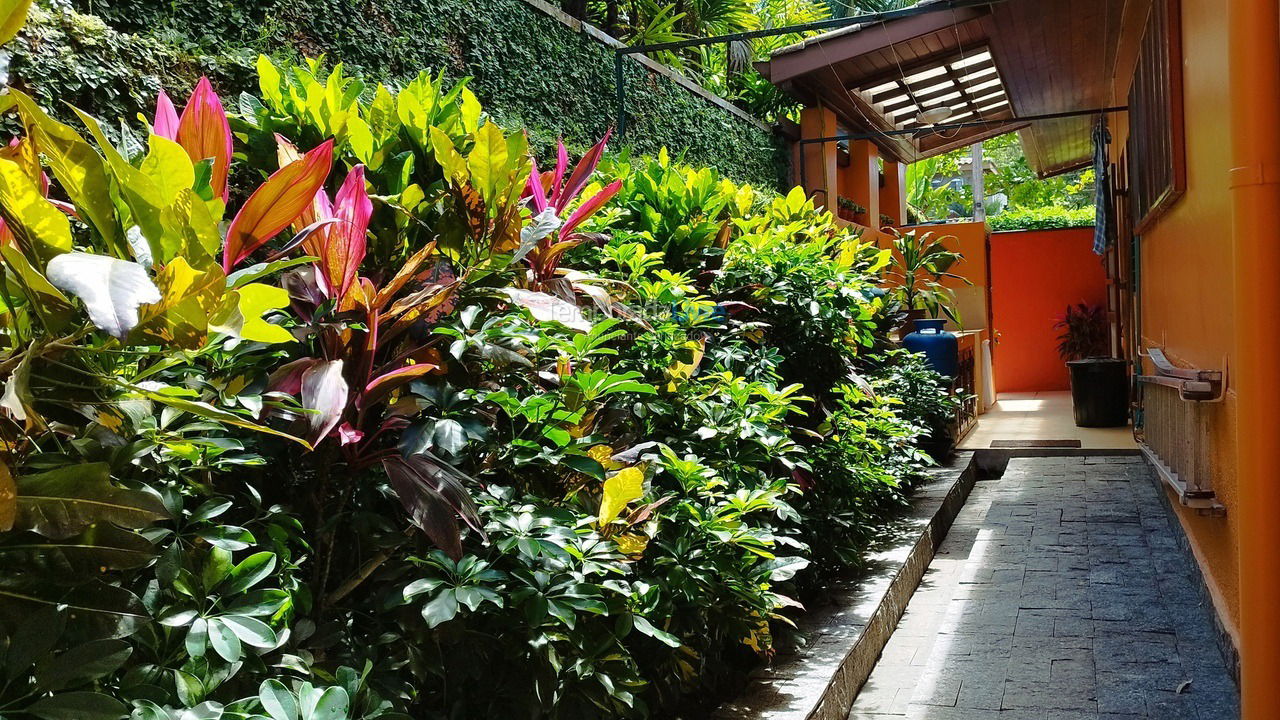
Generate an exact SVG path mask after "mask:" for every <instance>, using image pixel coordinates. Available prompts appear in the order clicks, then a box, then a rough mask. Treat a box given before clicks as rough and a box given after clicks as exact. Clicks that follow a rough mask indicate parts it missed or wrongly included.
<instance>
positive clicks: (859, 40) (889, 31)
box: [766, 7, 988, 83]
mask: <svg viewBox="0 0 1280 720" xmlns="http://www.w3.org/2000/svg"><path fill="white" fill-rule="evenodd" d="M987 13H988V10H987V9H986V8H985V7H969V8H962V9H958V10H954V11H951V12H936V13H928V14H925V15H915V16H913V17H909V18H903V19H901V20H895V21H894V22H891V23H885V24H882V25H873V26H871V27H863V28H861V29H859V30H857V31H854V32H847V31H845V32H836V33H831V34H830V36H829V37H823V36H818V37H815V38H810V39H809V40H808V41H807V42H808V43H811V44H807V45H806V46H805V47H803V48H798V49H796V50H792V51H789V52H784V53H781V54H778V55H775V56H773V58H771V59H770V60H769V66H768V72H767V73H766V77H768V78H769V79H770V80H771V81H772V82H774V83H780V82H785V81H787V80H790V79H792V78H795V77H797V76H800V75H806V74H808V73H812V72H814V71H816V70H821V69H823V68H826V67H828V66H829V64H834V63H839V62H842V61H844V60H848V59H849V58H853V57H857V56H859V55H865V54H867V53H869V52H874V51H876V50H880V49H882V48H886V47H889V46H890V45H894V44H897V43H900V42H905V41H907V40H911V39H913V38H917V37H920V36H921V35H928V34H929V33H932V32H937V31H939V30H946V29H949V28H951V27H952V26H954V25H959V24H961V23H966V22H969V21H970V20H975V19H977V18H980V17H982V16H984V15H986V14H987Z"/></svg>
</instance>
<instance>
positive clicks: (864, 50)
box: [757, 0, 1149, 175]
mask: <svg viewBox="0 0 1280 720" xmlns="http://www.w3.org/2000/svg"><path fill="white" fill-rule="evenodd" d="M1148 3H1149V0H1004V2H999V3H995V4H993V5H990V6H980V7H971V8H965V9H955V10H951V9H947V10H939V11H937V12H932V13H925V14H921V15H916V16H912V17H906V18H900V19H898V20H891V21H887V22H883V23H875V24H868V25H855V26H851V27H848V28H842V29H840V30H836V31H834V32H829V33H825V34H823V35H818V36H816V37H813V38H809V39H807V40H805V41H804V42H802V43H797V44H795V45H792V46H789V47H787V48H783V49H782V50H779V51H778V52H776V53H774V55H773V56H772V57H771V58H770V59H769V60H768V61H765V62H762V63H758V64H757V67H758V68H759V69H760V71H761V73H763V74H764V76H765V77H767V78H769V80H771V81H772V82H773V83H774V84H776V85H778V86H779V87H782V88H783V89H785V90H787V91H788V92H790V93H791V94H793V95H795V96H796V97H797V98H799V99H800V100H801V101H802V102H805V103H806V104H810V105H812V104H816V103H821V104H823V105H825V106H827V107H830V108H831V109H832V110H834V111H835V113H836V115H837V117H838V118H839V121H840V124H841V126H842V127H843V128H844V129H845V130H846V131H847V132H849V133H855V134H864V133H871V134H875V133H880V132H885V131H889V130H895V131H897V130H911V129H922V130H924V132H922V133H920V134H918V135H906V136H901V135H899V136H889V135H885V136H880V137H878V138H877V139H876V144H877V145H878V146H880V149H881V151H882V152H883V153H884V154H885V155H886V156H888V157H890V158H892V159H896V160H898V161H901V162H915V161H916V160H920V159H923V158H926V157H931V156H933V155H938V154H941V153H944V152H947V151H950V150H953V149H955V148H958V147H963V146H965V145H969V144H972V143H974V142H977V141H978V140H982V139H985V138H988V137H994V136H996V135H1001V134H1004V133H1007V132H1010V131H1013V130H1020V131H1021V133H1022V141H1023V146H1024V148H1025V150H1026V152H1027V158H1028V160H1029V161H1030V162H1031V165H1032V167H1033V168H1035V169H1036V171H1037V172H1039V173H1041V174H1042V175H1052V174H1055V173H1059V172H1065V171H1067V170H1071V169H1074V168H1077V167H1080V166H1082V165H1084V164H1087V163H1088V162H1089V160H1090V157H1091V145H1090V131H1091V128H1092V125H1093V122H1094V118H1092V117H1087V116H1083V117H1072V118H1061V119H1056V120H1044V121H1036V122H1034V123H1027V122H1023V121H1020V120H1018V119H1017V118H1019V117H1030V116H1036V115H1046V114H1054V113H1067V112H1073V111H1079V110H1084V109H1090V108H1100V107H1107V106H1110V105H1115V104H1117V103H1116V102H1114V100H1115V98H1112V97H1111V87H1110V82H1109V78H1111V77H1112V75H1113V72H1112V71H1113V69H1114V68H1115V66H1116V62H1117V48H1118V47H1120V46H1121V44H1122V43H1121V40H1122V38H1125V39H1126V42H1127V41H1128V39H1127V38H1126V37H1125V33H1126V32H1128V33H1130V34H1132V31H1133V29H1134V28H1135V27H1137V26H1140V23H1135V22H1134V16H1135V15H1138V14H1141V15H1143V16H1145V7H1144V6H1145V5H1147V4H1148ZM921 4H927V3H921ZM939 108H946V109H948V110H949V111H950V112H949V113H947V112H945V111H941V112H935V113H934V115H935V116H942V115H945V116H946V119H945V120H934V123H939V122H940V123H943V124H945V123H966V122H974V121H983V122H984V123H989V124H986V125H983V126H981V127H972V128H963V129H957V130H951V131H946V132H928V131H927V128H928V127H929V125H930V124H932V123H929V122H926V120H928V119H930V118H929V117H928V116H926V117H925V118H922V117H921V113H922V112H924V111H928V110H935V111H936V110H938V109H939Z"/></svg>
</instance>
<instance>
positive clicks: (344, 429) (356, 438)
mask: <svg viewBox="0 0 1280 720" xmlns="http://www.w3.org/2000/svg"><path fill="white" fill-rule="evenodd" d="M363 439H364V433H363V432H361V431H359V430H357V429H355V428H353V427H351V423H342V424H341V425H339V426H338V443H339V444H341V445H350V444H352V443H358V442H360V441H361V440H363Z"/></svg>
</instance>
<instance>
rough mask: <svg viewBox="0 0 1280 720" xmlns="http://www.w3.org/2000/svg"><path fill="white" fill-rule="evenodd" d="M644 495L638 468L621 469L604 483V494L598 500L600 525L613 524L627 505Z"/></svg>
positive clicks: (641, 475) (642, 475)
mask: <svg viewBox="0 0 1280 720" xmlns="http://www.w3.org/2000/svg"><path fill="white" fill-rule="evenodd" d="M643 495H644V471H643V470H641V469H640V468H638V467H629V468H623V469H622V470H619V471H618V472H616V473H614V474H613V476H612V477H610V478H609V479H608V480H605V481H604V494H603V496H602V497H601V498H600V516H599V520H600V525H602V526H603V525H608V524H609V523H611V522H613V520H614V518H616V517H618V514H619V513H621V512H622V511H623V510H624V509H626V507H627V503H629V502H631V501H633V500H639V499H640V498H641V497H642V496H643Z"/></svg>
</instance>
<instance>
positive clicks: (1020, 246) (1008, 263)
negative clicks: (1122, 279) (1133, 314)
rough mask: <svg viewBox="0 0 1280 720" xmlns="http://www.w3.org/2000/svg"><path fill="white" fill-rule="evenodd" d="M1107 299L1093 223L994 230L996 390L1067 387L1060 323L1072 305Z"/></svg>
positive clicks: (1100, 301) (993, 355) (1033, 389)
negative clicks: (1095, 250) (1060, 348)
mask: <svg viewBox="0 0 1280 720" xmlns="http://www.w3.org/2000/svg"><path fill="white" fill-rule="evenodd" d="M1081 302H1083V303H1087V304H1090V305H1102V306H1103V307H1106V303H1107V275H1106V270H1105V269H1104V268H1103V266H1102V260H1101V258H1099V257H1098V256H1097V255H1095V254H1094V253H1093V228H1072V229H1068V230H1044V231H1023V232H1002V233H994V234H992V236H991V305H992V311H991V312H992V317H993V320H994V323H993V329H994V330H995V331H996V332H998V333H999V334H1000V335H999V342H997V343H996V345H995V349H994V351H993V352H992V362H993V364H994V366H995V373H996V391H997V392H1037V391H1044V390H1067V389H1069V388H1070V387H1071V385H1070V379H1069V376H1068V374H1067V366H1066V364H1065V363H1064V362H1063V361H1062V358H1061V357H1060V356H1059V355H1058V334H1059V331H1058V330H1057V329H1055V328H1054V323H1056V322H1057V321H1058V318H1060V317H1061V316H1062V314H1063V312H1064V311H1065V310H1066V306H1067V305H1068V304H1076V303H1081Z"/></svg>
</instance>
